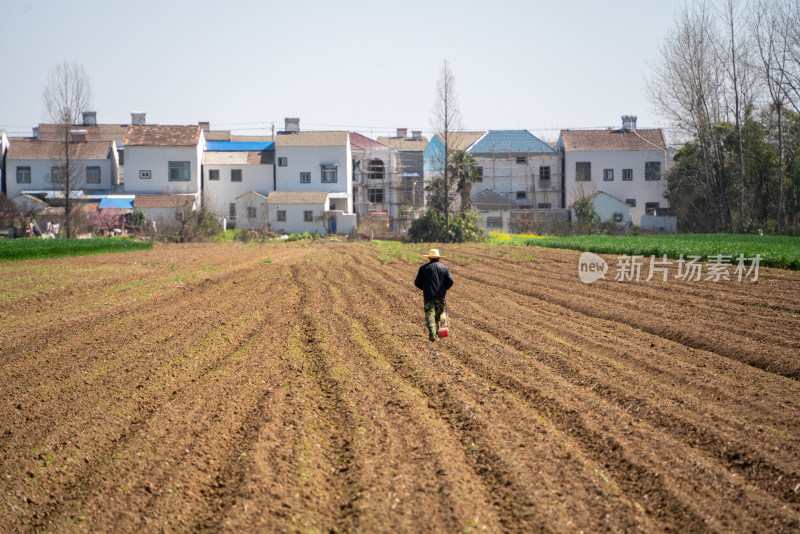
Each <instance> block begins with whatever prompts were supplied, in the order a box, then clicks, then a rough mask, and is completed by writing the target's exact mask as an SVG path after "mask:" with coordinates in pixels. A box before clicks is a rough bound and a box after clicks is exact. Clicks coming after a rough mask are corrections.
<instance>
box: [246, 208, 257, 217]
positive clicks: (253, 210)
mask: <svg viewBox="0 0 800 534" xmlns="http://www.w3.org/2000/svg"><path fill="white" fill-rule="evenodd" d="M256 217H257V215H256V208H252V207H248V208H247V218H248V219H255V218H256Z"/></svg>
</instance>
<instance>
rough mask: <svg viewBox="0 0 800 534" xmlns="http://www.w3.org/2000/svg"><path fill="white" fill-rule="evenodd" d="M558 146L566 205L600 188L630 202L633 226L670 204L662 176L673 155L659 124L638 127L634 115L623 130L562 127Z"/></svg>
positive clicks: (624, 125)
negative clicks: (644, 127) (652, 126)
mask: <svg viewBox="0 0 800 534" xmlns="http://www.w3.org/2000/svg"><path fill="white" fill-rule="evenodd" d="M558 146H559V148H560V150H561V151H562V157H563V158H564V175H565V190H566V191H565V192H566V196H567V204H568V205H572V204H573V203H574V202H575V201H576V200H577V199H578V198H580V196H581V195H591V194H592V193H594V192H596V191H601V190H602V191H603V192H605V193H607V194H609V195H611V196H612V197H616V198H618V199H620V200H622V201H624V202H625V203H626V204H627V205H628V206H629V207H630V213H631V218H632V222H633V224H635V225H639V224H640V223H641V217H642V215H645V214H652V215H655V214H656V213H658V214H659V215H660V214H662V213H663V208H668V205H667V201H666V199H665V198H664V193H665V192H666V189H667V188H666V180H665V178H664V177H665V173H666V171H667V170H668V168H669V165H670V159H669V156H668V151H667V143H666V140H665V139H664V134H663V132H662V131H661V129H641V130H640V129H637V128H636V117H633V116H627V115H626V116H624V117H623V128H621V129H619V130H611V129H609V130H562V131H561V135H560V136H559V140H558ZM659 210H661V211H659Z"/></svg>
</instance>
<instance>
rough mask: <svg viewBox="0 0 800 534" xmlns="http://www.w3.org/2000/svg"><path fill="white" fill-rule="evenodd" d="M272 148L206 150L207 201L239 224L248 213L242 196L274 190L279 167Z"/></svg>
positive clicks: (204, 196) (204, 156) (205, 196)
mask: <svg viewBox="0 0 800 534" xmlns="http://www.w3.org/2000/svg"><path fill="white" fill-rule="evenodd" d="M273 156H274V153H273V152H272V151H230V152H228V151H220V152H205V153H204V154H203V202H204V204H205V207H206V208H207V209H209V210H210V211H212V212H214V213H215V214H216V215H217V216H219V217H225V218H226V219H227V220H228V221H229V223H233V224H235V225H236V227H237V228H242V226H241V225H240V224H239V220H240V217H241V216H242V215H245V214H244V213H243V212H242V211H241V209H240V206H239V205H238V200H237V199H238V198H239V197H241V196H242V195H244V194H245V193H248V192H251V191H253V192H256V193H259V194H260V195H263V196H264V197H265V198H266V196H267V195H269V193H270V192H271V191H272V190H273V186H274V180H275V167H274V165H273V164H272V160H273Z"/></svg>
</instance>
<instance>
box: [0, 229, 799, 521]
mask: <svg viewBox="0 0 800 534" xmlns="http://www.w3.org/2000/svg"><path fill="white" fill-rule="evenodd" d="M441 249H442V250H443V253H444V254H445V255H446V256H447V259H446V260H444V261H445V263H446V264H448V265H449V266H450V267H451V270H452V273H453V276H454V278H455V280H456V284H455V286H454V287H453V289H452V291H451V292H450V293H449V294H448V306H449V310H448V311H449V315H450V331H451V337H449V338H447V339H444V340H442V341H438V342H436V343H430V342H429V341H428V340H427V335H426V333H425V331H424V326H423V316H422V297H421V294H420V292H419V291H418V290H416V289H415V288H414V287H413V285H412V281H413V278H414V276H415V275H416V270H417V268H418V266H419V265H420V261H416V260H415V259H409V258H403V257H400V256H392V255H391V254H387V253H386V252H385V249H382V248H381V247H378V246H376V245H374V244H345V243H335V242H324V243H323V242H316V243H312V244H310V245H309V244H303V243H289V244H283V245H274V246H273V245H260V246H259V245H256V246H245V245H240V244H239V245H232V244H230V245H228V244H203V245H183V246H177V245H176V246H158V247H156V248H155V249H154V250H152V251H143V252H130V253H122V254H113V255H104V256H87V257H82V258H70V259H57V260H45V261H30V262H22V263H14V264H2V265H0V340H1V341H2V342H1V343H0V495H2V503H1V504H2V508H0V527H2V529H3V531H5V532H15V531H39V530H48V531H95V532H97V531H131V530H137V531H146V532H150V531H176V530H177V531H192V532H194V531H214V532H217V531H269V532H273V531H274V532H287V531H288V532H292V531H302V532H308V531H313V532H322V531H334V532H336V531H342V532H378V531H398V532H465V531H466V532H481V531H486V532H510V531H522V532H531V531H540V530H541V531H586V532H597V531H614V532H617V531H639V532H660V531H672V532H706V531H709V532H710V531H717V532H719V531H722V532H724V531H752V532H755V531H763V532H797V531H798V530H799V529H800V447H798V436H800V384H799V383H798V381H797V380H798V378H800V275H798V273H792V272H787V271H780V270H772V269H761V272H760V278H759V280H758V282H756V283H752V282H746V283H744V282H743V283H737V282H735V281H730V282H718V283H713V282H684V281H681V280H674V279H670V281H668V282H662V281H660V279H659V280H658V281H656V280H651V281H649V282H644V281H642V282H638V283H636V282H630V283H619V282H614V281H610V280H609V281H606V280H603V281H598V282H596V283H594V284H591V285H584V284H582V283H581V282H580V281H579V279H578V275H577V263H578V256H579V253H577V252H572V251H562V250H550V249H535V248H513V247H490V246H485V245H460V246H441ZM406 250H407V251H408V252H409V253H419V252H422V251H423V248H422V246H409V247H407V249H406ZM609 260H612V261H613V258H609Z"/></svg>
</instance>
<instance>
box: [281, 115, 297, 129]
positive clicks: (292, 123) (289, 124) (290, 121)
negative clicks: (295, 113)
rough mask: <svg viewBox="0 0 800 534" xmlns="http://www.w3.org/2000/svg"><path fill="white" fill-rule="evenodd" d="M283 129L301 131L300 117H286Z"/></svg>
mask: <svg viewBox="0 0 800 534" xmlns="http://www.w3.org/2000/svg"><path fill="white" fill-rule="evenodd" d="M283 131H285V132H299V131H300V119H299V118H298V117H286V118H285V119H284V127H283Z"/></svg>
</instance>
